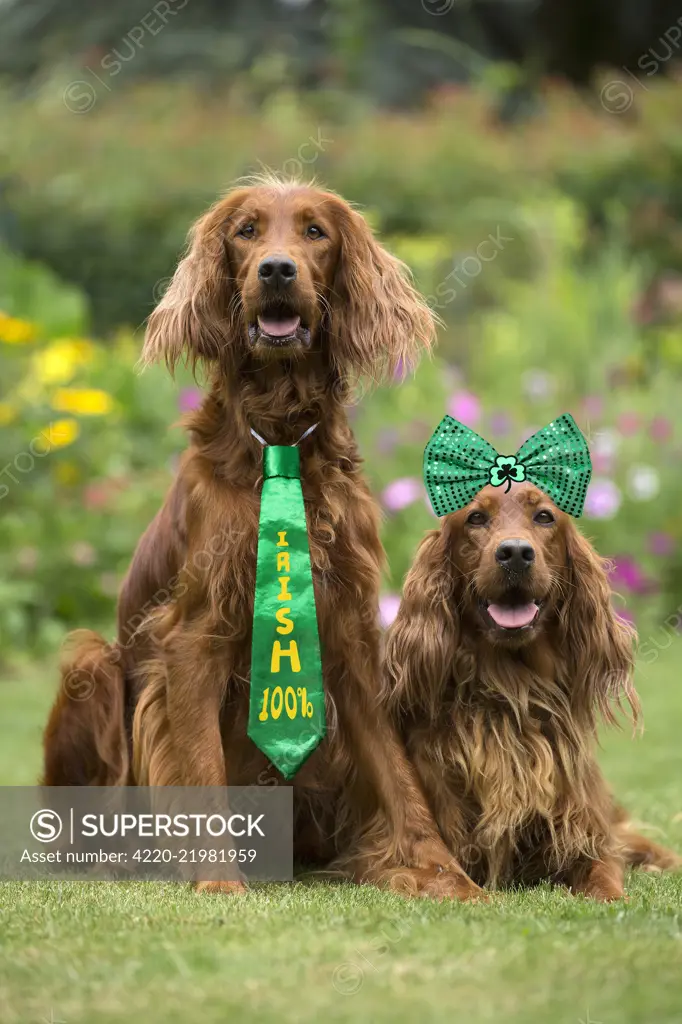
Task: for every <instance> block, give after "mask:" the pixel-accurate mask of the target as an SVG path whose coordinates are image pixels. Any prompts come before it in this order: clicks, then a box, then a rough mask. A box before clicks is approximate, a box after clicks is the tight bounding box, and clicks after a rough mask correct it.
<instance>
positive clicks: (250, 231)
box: [237, 224, 256, 238]
mask: <svg viewBox="0 0 682 1024" xmlns="http://www.w3.org/2000/svg"><path fill="white" fill-rule="evenodd" d="M255 234H256V229H255V227H254V226H253V224H245V225H244V227H243V228H240V230H239V231H238V232H237V236H238V237H239V238H253V237H254V235H255Z"/></svg>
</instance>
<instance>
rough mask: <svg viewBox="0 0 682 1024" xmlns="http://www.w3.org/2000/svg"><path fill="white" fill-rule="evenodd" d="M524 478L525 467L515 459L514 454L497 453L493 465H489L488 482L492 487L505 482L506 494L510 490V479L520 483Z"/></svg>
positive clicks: (499, 485)
mask: <svg viewBox="0 0 682 1024" xmlns="http://www.w3.org/2000/svg"><path fill="white" fill-rule="evenodd" d="M525 479H526V467H525V466H524V465H523V463H522V462H517V461H516V456H515V455H498V456H497V458H496V459H495V465H494V466H491V467H490V483H491V484H492V485H493V487H501V486H502V484H503V483H505V482H506V484H507V490H506V491H505V492H504V493H505V494H507V492H508V491H510V490H511V485H512V481H514V482H515V483H517V484H520V483H521V481H522V480H525Z"/></svg>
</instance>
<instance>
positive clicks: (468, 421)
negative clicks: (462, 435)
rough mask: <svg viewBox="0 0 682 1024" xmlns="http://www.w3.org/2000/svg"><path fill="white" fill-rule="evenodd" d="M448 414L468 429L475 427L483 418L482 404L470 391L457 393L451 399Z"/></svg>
mask: <svg viewBox="0 0 682 1024" xmlns="http://www.w3.org/2000/svg"><path fill="white" fill-rule="evenodd" d="M448 412H449V413H450V415H451V416H454V417H455V419H456V420H459V421H460V422H461V423H464V424H465V425H466V426H467V427H475V426H476V424H477V423H478V421H479V420H480V418H481V403H480V402H479V400H478V398H476V395H472V393H471V392H470V391H457V392H455V394H454V395H453V396H452V398H451V399H450V402H449V404H448Z"/></svg>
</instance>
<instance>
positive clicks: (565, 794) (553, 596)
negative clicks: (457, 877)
mask: <svg viewBox="0 0 682 1024" xmlns="http://www.w3.org/2000/svg"><path fill="white" fill-rule="evenodd" d="M500 491H501V489H498V490H496V489H494V488H491V487H488V488H486V490H485V491H484V492H482V494H481V495H479V498H478V499H476V501H475V503H474V504H473V505H472V506H471V507H468V508H466V509H464V510H462V511H459V512H456V513H454V514H452V515H449V516H446V517H445V519H444V520H443V523H442V527H441V529H440V530H434V531H431V532H430V533H429V534H428V535H427V537H426V538H425V539H424V541H423V543H422V544H421V546H420V548H419V550H418V552H417V555H416V558H415V561H414V563H413V565H412V568H411V570H410V572H409V574H408V576H407V579H406V582H405V588H404V595H403V600H402V603H401V606H400V609H399V611H398V615H397V617H396V620H395V622H394V623H393V625H392V627H391V629H390V630H389V634H388V637H387V644H386V667H385V689H384V703H385V706H386V708H387V710H389V711H390V713H391V714H392V716H393V718H394V721H395V722H396V724H397V726H398V727H399V728H400V730H401V734H402V736H403V739H404V741H405V743H406V746H407V750H408V753H409V755H410V758H411V759H412V761H413V763H414V764H415V766H416V768H417V771H418V774H419V778H420V780H421V783H422V785H423V787H424V790H425V791H426V794H427V797H428V799H429V802H430V804H431V807H432V809H433V811H434V814H435V817H436V821H437V823H438V826H439V829H440V831H441V834H442V835H443V838H444V839H445V841H446V842H447V844H448V846H449V847H450V849H451V851H452V852H453V854H454V855H455V857H456V858H457V859H458V861H459V862H460V863H461V865H462V866H463V867H464V869H465V870H466V871H467V872H468V873H469V875H470V876H471V877H472V879H473V880H474V881H476V882H477V883H478V884H479V885H482V886H488V887H492V888H494V887H496V886H506V885H511V884H535V883H537V882H540V881H542V880H551V881H554V882H557V883H564V884H566V885H568V886H570V887H571V888H572V889H573V890H574V891H576V892H583V893H585V894H586V895H590V896H593V897H595V898H597V899H602V900H605V899H616V898H619V897H621V896H622V895H623V868H624V866H625V864H633V865H635V864H638V865H645V866H649V867H650V868H666V867H675V866H679V865H680V864H681V863H682V861H680V859H679V858H678V857H677V856H676V855H675V854H673V853H671V852H670V851H667V850H665V849H663V848H662V847H660V846H657V845H656V844H654V843H652V842H651V841H650V840H649V839H647V838H645V837H644V836H640V835H638V834H637V833H636V832H635V831H634V830H633V829H632V828H631V826H630V825H629V823H628V820H627V815H625V813H624V812H623V811H622V810H621V809H620V808H618V807H617V806H616V805H615V803H614V800H613V797H612V795H611V792H610V790H609V788H608V786H607V784H606V782H605V780H604V777H603V775H602V773H601V770H600V768H599V765H598V763H597V758H596V733H597V725H598V720H599V718H602V719H605V720H606V721H607V722H614V721H615V709H616V708H617V706H618V704H619V703H620V704H629V705H630V706H631V707H632V709H633V710H634V712H635V714H636V713H637V708H638V702H637V696H636V693H635V690H634V688H633V683H632V671H633V667H634V652H633V632H632V630H631V629H630V627H629V626H627V625H626V624H625V623H624V622H623V620H622V619H620V618H618V617H617V615H616V614H615V612H614V610H613V608H612V603H611V592H610V587H609V582H608V577H607V574H606V571H605V566H604V563H603V562H602V560H601V559H600V558H599V557H598V556H597V554H596V553H595V551H594V550H593V548H592V547H591V546H590V544H589V543H588V542H587V540H586V539H585V538H584V537H583V536H582V535H581V534H580V533H579V532H578V530H577V529H576V527H575V525H574V523H573V521H572V520H571V519H570V517H569V516H566V515H563V514H562V513H560V512H559V510H558V509H556V508H552V506H551V502H549V501H548V500H547V499H545V498H544V497H543V495H542V494H541V493H540V492H539V491H538V490H537V489H536V488H534V487H532V486H531V485H523V486H522V487H515V488H514V490H513V492H512V493H511V494H509V496H506V497H504V496H501V495H500ZM539 507H542V508H549V509H550V511H551V512H552V514H553V515H554V516H555V517H556V522H555V523H554V524H553V525H552V524H549V528H547V526H546V525H536V524H535V522H534V520H533V516H534V515H535V514H536V510H537V509H538V508H539ZM472 510H474V511H475V512H476V514H477V515H476V516H474V520H473V521H474V523H478V521H479V520H482V517H483V518H485V517H488V518H487V522H486V524H485V525H484V526H480V525H470V522H469V518H468V517H469V515H470V513H471V512H472ZM509 537H514V538H520V539H522V540H524V541H527V542H528V543H530V544H532V545H533V547H534V550H535V553H536V554H535V561H534V563H533V568H532V570H529V572H532V576H531V579H532V580H533V585H534V587H535V592H536V593H537V594H538V595H539V596H541V597H542V599H543V608H542V611H541V621H540V622H539V624H538V625H537V626H536V627H535V628H531V630H530V631H528V632H527V633H525V634H519V637H518V641H516V640H514V638H508V637H505V636H500V635H499V634H498V632H496V631H495V630H494V628H490V627H491V626H492V623H488V622H487V620H486V618H485V613H484V612H482V611H481V604H480V602H481V599H482V598H483V597H487V598H489V599H490V598H492V599H493V600H499V597H498V591H499V588H500V586H502V585H504V581H503V580H502V579H501V577H502V575H503V571H502V570H501V569H500V566H499V565H498V563H497V561H496V558H495V552H496V550H497V547H498V545H499V544H500V542H501V541H504V540H505V539H507V538H509Z"/></svg>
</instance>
